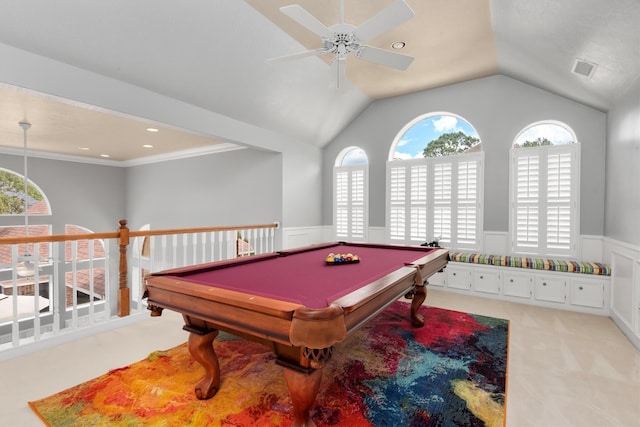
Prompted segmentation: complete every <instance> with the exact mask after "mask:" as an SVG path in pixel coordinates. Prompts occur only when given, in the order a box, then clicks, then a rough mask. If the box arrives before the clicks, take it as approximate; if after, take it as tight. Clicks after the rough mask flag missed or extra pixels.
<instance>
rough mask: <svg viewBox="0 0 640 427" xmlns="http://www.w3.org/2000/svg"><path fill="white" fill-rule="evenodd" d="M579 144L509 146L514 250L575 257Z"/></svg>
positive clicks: (577, 227) (525, 252) (577, 226)
mask: <svg viewBox="0 0 640 427" xmlns="http://www.w3.org/2000/svg"><path fill="white" fill-rule="evenodd" d="M579 148H580V146H579V144H577V143H574V144H566V145H556V146H543V147H531V148H514V149H512V150H511V167H512V171H511V189H512V190H511V204H512V213H511V236H512V237H511V238H512V250H513V252H514V253H524V254H536V255H549V256H550V255H559V256H573V255H575V247H576V238H577V235H578V230H579V224H578V195H579V173H578V171H579V153H580V151H579Z"/></svg>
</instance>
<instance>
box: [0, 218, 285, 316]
mask: <svg viewBox="0 0 640 427" xmlns="http://www.w3.org/2000/svg"><path fill="white" fill-rule="evenodd" d="M119 223H120V228H118V230H117V231H112V232H102V233H84V234H48V235H41V236H27V237H0V245H16V244H26V243H51V242H65V241H74V240H96V239H116V240H117V241H118V245H119V253H120V260H119V261H120V262H119V267H118V269H119V271H118V316H120V317H124V316H128V315H129V314H130V305H131V303H130V297H131V294H130V292H131V291H130V288H129V282H128V277H127V276H128V271H129V268H128V263H127V250H128V248H129V242H130V238H131V237H147V236H161V235H171V234H192V233H208V232H216V231H233V230H254V229H267V228H278V227H279V224H278V223H271V224H253V225H228V226H222V227H196V228H172V229H165V230H136V231H131V230H129V228H128V227H127V220H126V219H121V220H120V221H119Z"/></svg>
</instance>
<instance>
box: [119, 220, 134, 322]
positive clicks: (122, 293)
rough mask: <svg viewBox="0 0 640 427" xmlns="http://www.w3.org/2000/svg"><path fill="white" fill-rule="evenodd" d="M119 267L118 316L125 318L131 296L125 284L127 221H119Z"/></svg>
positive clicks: (126, 271)
mask: <svg viewBox="0 0 640 427" xmlns="http://www.w3.org/2000/svg"><path fill="white" fill-rule="evenodd" d="M118 231H119V232H120V233H119V234H120V239H119V245H120V267H119V272H120V274H119V288H118V316H120V317H125V316H128V315H129V312H130V309H131V295H130V292H129V283H128V282H127V273H128V268H127V247H128V246H129V228H128V227H127V220H126V219H121V220H120V229H119V230H118Z"/></svg>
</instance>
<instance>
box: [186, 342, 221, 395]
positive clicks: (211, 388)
mask: <svg viewBox="0 0 640 427" xmlns="http://www.w3.org/2000/svg"><path fill="white" fill-rule="evenodd" d="M217 336H218V331H217V330H213V331H210V332H207V333H205V334H199V333H196V332H191V333H190V334H189V353H191V355H192V356H193V358H194V359H196V361H197V362H198V363H200V364H201V365H202V366H203V367H204V370H205V375H204V377H202V378H201V379H200V381H199V382H198V384H197V385H196V388H195V392H196V397H197V398H198V399H200V400H205V399H210V398H212V397H213V396H214V395H215V394H216V393H217V392H218V389H219V388H220V364H219V363H218V356H216V352H215V350H214V349H213V340H214V339H215V338H216V337H217Z"/></svg>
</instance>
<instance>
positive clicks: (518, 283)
mask: <svg viewBox="0 0 640 427" xmlns="http://www.w3.org/2000/svg"><path fill="white" fill-rule="evenodd" d="M532 282H533V278H532V276H531V275H530V274H517V273H505V274H504V282H503V285H502V293H503V294H504V295H507V296H511V297H518V298H531V283H532Z"/></svg>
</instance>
